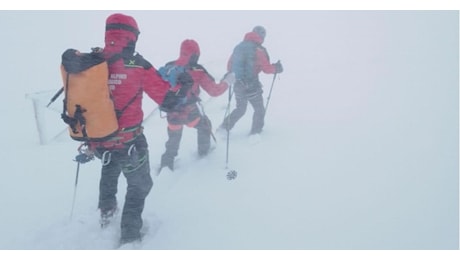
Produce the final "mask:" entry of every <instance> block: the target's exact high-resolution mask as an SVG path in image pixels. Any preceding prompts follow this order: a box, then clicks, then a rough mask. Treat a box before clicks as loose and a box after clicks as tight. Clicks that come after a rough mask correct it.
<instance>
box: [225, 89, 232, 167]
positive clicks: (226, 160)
mask: <svg viewBox="0 0 460 260" xmlns="http://www.w3.org/2000/svg"><path fill="white" fill-rule="evenodd" d="M232 89H233V85H231V86H230V87H229V89H228V104H227V110H226V111H225V118H224V120H225V119H227V120H225V129H226V130H227V155H226V159H225V169H228V154H229V149H230V148H229V147H230V129H229V127H228V124H229V119H228V118H227V117H228V116H229V115H230V103H231V101H232V96H233V90H232Z"/></svg>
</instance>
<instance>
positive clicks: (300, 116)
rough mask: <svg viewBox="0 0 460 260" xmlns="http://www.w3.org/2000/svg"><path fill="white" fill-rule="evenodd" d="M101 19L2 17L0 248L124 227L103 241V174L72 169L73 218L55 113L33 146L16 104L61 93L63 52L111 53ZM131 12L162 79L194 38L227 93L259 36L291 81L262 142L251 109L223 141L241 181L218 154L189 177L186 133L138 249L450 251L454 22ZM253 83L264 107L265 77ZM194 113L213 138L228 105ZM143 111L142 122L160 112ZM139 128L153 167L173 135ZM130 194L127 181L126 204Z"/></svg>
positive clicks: (150, 204)
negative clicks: (248, 38) (242, 48)
mask: <svg viewBox="0 0 460 260" xmlns="http://www.w3.org/2000/svg"><path fill="white" fill-rule="evenodd" d="M111 13H113V12H111V11H0V23H1V24H3V25H4V27H3V31H2V34H3V37H2V39H3V40H2V41H1V43H0V45H1V46H0V47H1V49H2V50H3V51H4V54H3V62H2V65H1V67H2V78H3V88H4V92H3V93H4V94H3V95H2V96H1V102H0V107H1V111H2V113H3V124H2V127H1V128H0V134H1V136H2V137H3V138H2V140H1V141H0V142H1V143H2V149H1V152H0V153H1V154H0V158H1V159H0V160H1V162H2V164H1V165H2V168H3V169H2V171H1V174H2V177H3V178H2V181H1V182H0V208H1V209H2V213H1V221H0V230H2V232H1V235H0V249H111V248H113V245H114V243H115V242H116V239H117V237H118V233H117V232H119V231H118V223H119V219H118V222H117V223H115V225H114V226H113V227H112V228H110V229H108V230H104V231H101V230H100V229H99V228H98V212H97V209H96V207H97V196H98V181H99V171H100V164H99V162H98V161H94V162H91V163H89V164H85V165H82V167H81V168H80V178H79V184H78V190H77V199H76V203H75V209H74V215H73V218H72V220H69V214H70V209H71V204H72V196H73V191H74V181H75V170H76V163H75V162H73V161H72V159H73V158H74V156H75V155H76V148H77V146H78V143H77V142H75V141H72V140H70V138H69V137H68V136H66V135H65V134H64V135H59V133H61V132H62V130H63V129H64V128H65V125H64V123H62V122H61V121H60V118H59V117H60V115H59V112H60V110H61V104H62V103H61V102H62V101H61V99H59V100H58V101H56V102H55V103H54V104H53V105H52V106H51V109H45V110H43V111H45V113H44V115H43V116H44V119H45V120H44V121H43V120H42V121H41V122H45V123H42V124H43V125H42V130H43V129H44V133H45V135H46V136H47V137H46V138H47V140H46V143H47V144H45V145H41V144H40V142H39V136H38V132H37V127H36V122H35V118H34V109H33V106H32V101H31V100H30V99H29V98H26V95H27V94H30V93H36V92H42V91H43V92H44V94H40V95H39V96H40V97H41V104H42V107H43V106H45V105H46V103H47V102H48V101H49V99H50V98H51V96H52V94H54V93H53V92H54V90H57V89H58V88H60V86H61V85H62V82H61V79H60V75H59V64H60V56H61V54H62V52H63V51H64V50H65V49H67V48H75V49H80V50H81V51H89V49H90V47H94V46H103V35H104V23H105V18H106V17H107V16H108V15H110V14H111ZM123 13H125V14H129V15H132V16H134V17H135V18H136V20H137V22H138V24H139V27H140V30H141V35H140V39H139V42H138V44H137V50H138V51H139V52H140V53H141V54H142V55H143V56H144V57H146V58H147V59H148V60H150V61H151V63H152V64H153V65H154V66H155V67H159V66H161V65H163V64H164V63H165V62H167V61H169V60H172V59H175V58H177V57H178V54H179V45H180V42H181V41H182V40H184V39H186V38H193V39H195V40H196V41H197V42H198V43H199V44H200V47H201V53H202V55H201V57H200V63H201V64H203V65H204V66H205V67H206V68H207V69H208V71H209V72H210V73H211V74H212V75H213V76H215V78H216V79H220V78H221V77H222V76H223V74H224V73H225V66H226V62H227V59H228V57H229V55H230V53H231V51H232V49H233V47H234V46H235V44H237V43H238V42H240V41H241V40H242V38H243V36H244V34H245V33H246V32H248V31H249V30H251V29H252V27H254V26H255V25H263V26H265V27H266V29H267V37H266V42H265V43H264V46H265V47H266V48H267V49H268V51H269V53H270V57H271V59H272V61H273V62H275V61H276V60H278V59H281V61H282V63H283V65H284V68H285V72H284V73H283V74H281V75H280V76H279V77H278V78H277V79H276V81H275V85H274V90H273V95H272V99H271V101H270V107H269V110H268V114H267V118H266V119H267V122H266V127H265V131H264V133H263V134H262V136H261V142H259V143H257V144H252V143H251V141H250V140H249V139H248V138H247V136H246V135H247V133H248V131H249V127H250V118H251V116H252V109H251V108H248V112H247V114H246V116H245V117H244V118H243V119H242V120H241V121H240V122H239V123H238V124H237V126H236V127H235V129H234V131H233V132H232V139H231V144H230V162H229V167H230V168H231V169H235V170H237V171H238V173H239V176H238V178H237V179H236V180H234V181H231V182H229V181H227V180H226V179H225V174H226V172H227V171H228V169H225V155H226V150H225V149H226V143H225V141H224V140H219V141H218V144H217V147H216V150H215V151H214V152H213V153H212V154H210V156H209V157H207V158H205V159H202V160H198V161H197V160H195V159H194V158H195V150H196V133H195V130H193V129H188V128H186V129H185V131H184V137H183V140H182V145H181V150H180V155H179V157H180V160H179V162H178V163H179V169H178V170H177V171H176V172H174V173H167V174H166V173H165V174H162V175H160V176H159V177H158V178H156V179H155V186H154V187H153V190H152V192H151V194H150V195H149V197H148V199H147V203H146V207H145V212H144V219H145V222H146V225H147V226H149V233H148V234H147V235H146V237H145V239H144V241H143V244H142V249H326V250H329V249H418V250H420V249H458V247H459V236H458V235H459V218H458V216H459V206H458V205H459V201H458V194H459V192H458V187H459V179H458V118H459V117H458V97H459V93H458V82H459V75H458V73H459V72H458V71H459V67H458V54H459V53H458V39H459V35H458V29H459V26H458V12H457V11H233V12H230V11H123ZM261 79H262V81H263V83H264V85H265V93H266V94H268V91H269V88H270V86H271V83H272V76H270V75H261ZM203 97H204V99H206V100H207V101H206V102H205V109H206V112H207V113H208V115H209V116H210V118H211V120H212V121H213V123H214V125H215V126H217V125H218V124H220V122H221V120H222V118H223V115H224V113H225V107H226V104H227V93H225V94H223V95H222V96H221V97H219V98H207V97H206V95H203ZM265 97H266V96H265ZM144 103H145V107H146V114H148V112H149V111H150V110H152V109H153V108H154V107H155V105H154V104H153V102H151V101H150V100H149V99H148V97H145V99H144ZM233 105H234V103H233ZM42 119H43V118H42ZM145 130H146V131H145V132H146V135H147V138H148V141H149V144H150V157H151V166H152V169H154V168H155V167H157V165H158V163H159V159H160V156H161V153H162V152H163V151H164V142H165V141H166V121H165V120H164V119H161V118H160V116H159V114H155V113H154V114H153V115H152V117H150V118H149V119H148V120H147V121H146V122H145ZM56 135H59V137H58V138H54V137H55V136H56ZM124 185H125V184H124V179H123V177H121V178H120V188H119V202H120V204H122V203H123V196H124V193H125V186H124Z"/></svg>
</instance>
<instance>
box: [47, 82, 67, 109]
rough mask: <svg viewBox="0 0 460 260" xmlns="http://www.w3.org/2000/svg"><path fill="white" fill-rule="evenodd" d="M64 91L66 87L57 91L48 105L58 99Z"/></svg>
mask: <svg viewBox="0 0 460 260" xmlns="http://www.w3.org/2000/svg"><path fill="white" fill-rule="evenodd" d="M63 91H64V87H62V88H61V89H60V90H58V92H56V94H54V96H53V97H52V98H51V100H50V102H49V103H48V105H46V107H49V106H50V105H51V103H53V102H54V101H56V99H57V98H58V97H59V96H60V95H61V94H62V92H63Z"/></svg>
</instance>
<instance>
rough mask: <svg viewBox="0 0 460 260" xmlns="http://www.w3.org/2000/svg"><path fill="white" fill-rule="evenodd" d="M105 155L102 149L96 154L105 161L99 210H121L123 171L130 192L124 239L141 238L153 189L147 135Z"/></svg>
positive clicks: (124, 207)
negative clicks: (144, 216) (118, 197)
mask: <svg viewBox="0 0 460 260" xmlns="http://www.w3.org/2000/svg"><path fill="white" fill-rule="evenodd" d="M104 152H105V151H102V150H101V151H97V153H96V155H98V158H102V162H103V167H102V171H101V179H100V183H99V209H100V210H101V212H104V211H107V210H111V209H114V208H116V207H117V199H116V194H117V190H118V178H119V176H120V174H121V173H122V172H123V175H124V176H125V177H126V181H127V191H126V195H125V203H124V206H123V212H122V216H121V239H122V240H128V241H132V240H136V239H140V238H141V234H140V230H141V228H142V225H143V221H142V217H141V215H142V212H143V210H144V204H145V198H146V197H147V195H148V194H149V192H150V190H151V188H152V186H153V181H152V178H151V176H150V165H149V153H148V144H147V140H146V138H145V136H144V134H140V135H139V136H138V137H137V138H136V139H135V140H134V141H133V143H132V144H127V145H126V147H125V148H123V149H117V150H110V151H107V152H108V153H106V154H105V155H104V156H102V154H103V153H104Z"/></svg>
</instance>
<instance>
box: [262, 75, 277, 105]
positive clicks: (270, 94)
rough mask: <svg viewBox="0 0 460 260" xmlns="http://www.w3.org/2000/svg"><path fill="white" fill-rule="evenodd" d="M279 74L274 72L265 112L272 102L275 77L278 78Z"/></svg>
mask: <svg viewBox="0 0 460 260" xmlns="http://www.w3.org/2000/svg"><path fill="white" fill-rule="evenodd" d="M277 74H278V73H275V74H273V81H272V86H271V87H270V92H269V93H268V97H267V104H266V105H265V114H267V109H268V103H269V102H270V98H271V96H272V90H273V85H275V79H276V75H277Z"/></svg>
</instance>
